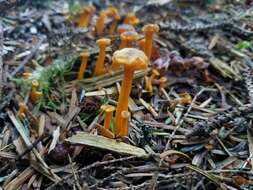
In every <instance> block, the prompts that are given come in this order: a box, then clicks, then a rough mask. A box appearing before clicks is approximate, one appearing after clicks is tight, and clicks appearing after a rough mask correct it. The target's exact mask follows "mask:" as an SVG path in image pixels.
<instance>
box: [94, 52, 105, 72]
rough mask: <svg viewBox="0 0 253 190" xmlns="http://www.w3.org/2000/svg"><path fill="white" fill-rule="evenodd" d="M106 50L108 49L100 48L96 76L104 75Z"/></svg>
mask: <svg viewBox="0 0 253 190" xmlns="http://www.w3.org/2000/svg"><path fill="white" fill-rule="evenodd" d="M105 48H106V47H100V51H99V55H98V60H97V62H96V66H95V70H94V76H98V75H101V74H103V73H104V61H105Z"/></svg>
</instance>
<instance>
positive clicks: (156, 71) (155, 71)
mask: <svg viewBox="0 0 253 190" xmlns="http://www.w3.org/2000/svg"><path fill="white" fill-rule="evenodd" d="M152 74H153V75H154V76H159V75H160V73H159V71H158V70H156V69H153V70H152ZM164 78H165V77H164ZM166 80H167V79H166Z"/></svg>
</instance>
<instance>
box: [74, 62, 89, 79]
mask: <svg viewBox="0 0 253 190" xmlns="http://www.w3.org/2000/svg"><path fill="white" fill-rule="evenodd" d="M87 62H88V57H82V63H81V66H80V68H79V72H78V76H77V80H82V79H83V74H84V71H85V69H86V66H87Z"/></svg>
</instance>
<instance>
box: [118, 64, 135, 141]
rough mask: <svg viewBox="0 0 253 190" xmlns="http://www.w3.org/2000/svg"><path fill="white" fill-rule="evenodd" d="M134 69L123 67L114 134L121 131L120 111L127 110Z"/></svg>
mask: <svg viewBox="0 0 253 190" xmlns="http://www.w3.org/2000/svg"><path fill="white" fill-rule="evenodd" d="M133 75H134V71H133V70H131V69H129V68H127V67H126V66H125V68H124V78H123V80H122V85H121V88H120V94H119V100H118V104H117V108H116V115H115V126H116V127H115V133H116V136H119V135H120V134H121V131H122V116H121V113H122V111H124V110H128V97H129V95H130V92H131V89H132V82H133Z"/></svg>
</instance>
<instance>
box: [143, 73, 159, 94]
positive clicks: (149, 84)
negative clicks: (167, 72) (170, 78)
mask: <svg viewBox="0 0 253 190" xmlns="http://www.w3.org/2000/svg"><path fill="white" fill-rule="evenodd" d="M159 75H160V73H159V72H158V71H157V70H156V69H153V70H152V74H151V76H150V77H145V89H146V90H147V91H148V92H149V93H150V94H152V93H153V86H152V81H153V80H154V78H155V77H158V76H159Z"/></svg>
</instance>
